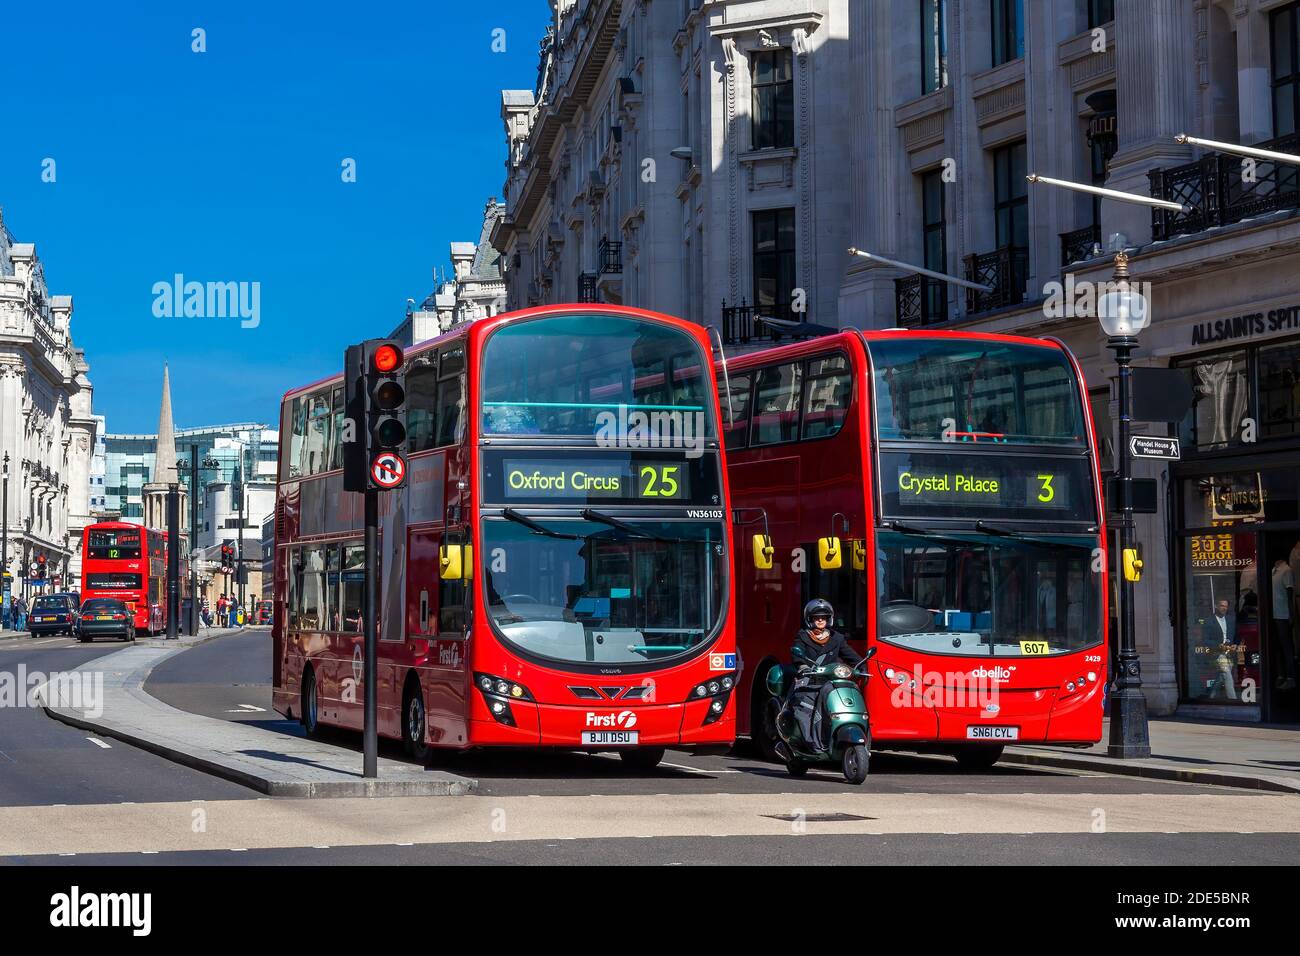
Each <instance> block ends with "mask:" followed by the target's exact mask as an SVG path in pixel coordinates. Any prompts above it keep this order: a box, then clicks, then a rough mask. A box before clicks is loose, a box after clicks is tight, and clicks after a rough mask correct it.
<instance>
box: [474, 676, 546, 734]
mask: <svg viewBox="0 0 1300 956" xmlns="http://www.w3.org/2000/svg"><path fill="white" fill-rule="evenodd" d="M474 684H475V686H477V687H478V689H479V692H480V693H481V694H482V695H483V702H484V703H485V704H487V709H488V713H490V714H491V715H492V716H493V718H494V719H495V720H496V722H497V723H499V724H505V725H506V726H507V727H514V726H515V715H514V711H512V710H511V709H510V701H511V700H529V701H530V700H532V699H533V695H532V694H531V693H529V691H528V688H527V687H525V686H524V685H523V684H520V683H518V682H517V681H512V680H506V679H505V678H504V677H496V676H494V675H492V674H475V675H474Z"/></svg>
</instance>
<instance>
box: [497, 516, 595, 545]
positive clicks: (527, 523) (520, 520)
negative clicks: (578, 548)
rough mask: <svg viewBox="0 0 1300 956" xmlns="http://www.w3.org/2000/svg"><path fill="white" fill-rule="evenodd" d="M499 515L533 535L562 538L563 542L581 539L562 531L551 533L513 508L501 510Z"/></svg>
mask: <svg viewBox="0 0 1300 956" xmlns="http://www.w3.org/2000/svg"><path fill="white" fill-rule="evenodd" d="M501 513H502V514H503V515H505V516H506V518H508V519H509V520H511V521H513V522H515V523H516V524H521V525H523V526H524V527H525V528H527V529H528V530H529V531H531V532H532V533H533V534H544V535H546V537H548V538H563V539H564V540H565V541H578V540H580V539H581V535H576V534H566V533H565V532H563V531H552V530H551V529H550V528H548V527H546V525H544V524H541V523H539V522H536V521H534V520H533V519H532V518H525V517H524V516H523V515H521V514H520V513H519V512H518V511H516V510H515V509H514V508H502V509H501Z"/></svg>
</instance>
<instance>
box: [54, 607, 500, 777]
mask: <svg viewBox="0 0 1300 956" xmlns="http://www.w3.org/2000/svg"><path fill="white" fill-rule="evenodd" d="M237 633H239V630H238V629H235V630H225V631H223V630H221V629H216V628H213V629H211V630H209V631H207V633H204V634H202V635H201V636H200V637H197V638H188V637H187V638H183V639H181V640H178V641H175V640H174V641H167V640H159V639H153V640H141V641H139V642H137V645H136V646H133V647H127V648H126V649H124V650H121V651H118V652H117V653H114V654H111V655H108V657H107V658H106V659H97V660H94V661H90V662H87V663H85V664H83V665H82V666H81V667H79V668H77V671H81V672H89V673H92V674H95V675H102V682H103V686H102V694H101V695H99V696H100V697H101V699H100V700H91V699H89V698H87V699H86V700H84V701H81V702H78V701H76V700H72V701H70V702H68V701H63V702H60V701H54V702H52V705H51V706H46V707H45V712H46V713H47V714H49V715H50V716H51V717H53V718H55V719H56V720H60V721H62V722H64V723H66V724H70V725H72V726H75V727H79V728H82V729H84V730H90V731H94V732H95V733H96V734H99V735H101V736H104V737H109V738H115V739H118V740H122V741H125V742H127V743H130V744H132V745H134V746H136V747H140V748H142V749H144V750H146V751H149V752H150V753H154V754H157V755H159V756H162V757H166V758H167V759H169V760H173V761H175V762H177V763H180V764H184V765H185V766H188V767H193V768H196V769H200V770H203V771H206V772H208V773H211V774H215V775H216V776H218V777H222V778H224V779H226V780H230V781H233V782H235V783H240V784H243V785H244V786H247V787H251V788H253V789H255V790H258V791H260V792H262V793H266V794H269V795H272V796H288V797H358V796H367V797H370V796H396V795H401V796H459V795H462V794H465V793H470V792H472V791H473V790H474V788H475V787H476V785H477V784H476V781H474V780H472V779H468V778H466V777H462V776H459V775H457V774H452V773H447V772H445V771H440V770H427V769H424V768H421V767H418V766H415V765H413V764H410V763H405V762H402V761H397V760H390V759H381V760H380V761H379V767H378V770H379V775H378V777H377V778H374V779H367V778H364V777H363V776H362V775H361V764H360V761H359V760H358V759H357V755H356V754H355V753H354V752H352V751H350V750H348V749H346V748H342V747H338V746H335V745H333V744H331V743H327V742H324V741H317V740H308V739H306V738H298V739H291V738H287V737H286V736H285V735H283V734H280V733H276V732H274V731H270V730H265V729H263V728H260V727H257V726H253V725H251V724H248V723H240V722H235V721H228V720H220V719H214V718H212V717H205V716H201V715H198V714H192V713H188V712H186V711H183V710H179V709H177V708H175V707H172V706H170V705H168V704H166V703H164V702H162V701H160V700H158V699H156V698H155V697H153V696H152V695H150V694H149V693H147V692H146V691H145V689H144V684H145V681H146V680H147V679H148V677H149V674H150V672H151V671H152V670H153V669H154V667H156V666H157V665H158V664H159V663H161V662H162V661H165V660H167V659H168V658H170V657H172V656H174V655H176V654H180V653H182V652H184V651H186V650H187V649H188V648H190V647H193V646H194V645H195V644H201V643H205V642H206V641H208V640H211V639H213V638H216V637H223V636H227V635H230V634H237ZM78 704H80V706H79V705H78ZM92 705H93V706H92Z"/></svg>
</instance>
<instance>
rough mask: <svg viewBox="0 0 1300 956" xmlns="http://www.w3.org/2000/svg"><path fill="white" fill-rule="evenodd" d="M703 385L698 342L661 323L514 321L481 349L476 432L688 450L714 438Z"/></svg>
mask: <svg viewBox="0 0 1300 956" xmlns="http://www.w3.org/2000/svg"><path fill="white" fill-rule="evenodd" d="M712 381H713V378H712V371H711V367H710V361H709V358H708V356H707V355H705V353H704V350H703V349H702V348H701V347H700V345H699V343H698V342H696V341H695V340H694V339H693V338H691V337H690V336H689V335H687V334H686V333H685V332H682V331H681V330H679V329H675V328H673V327H671V326H668V325H663V324H660V323H658V322H651V321H646V320H643V319H634V318H630V317H629V318H624V317H620V316H612V315H573V316H555V317H548V318H540V319H534V320H532V321H529V322H520V323H518V324H516V325H509V326H506V327H504V328H501V329H498V330H497V331H496V332H494V333H492V336H491V338H489V339H488V342H487V345H486V346H485V348H484V351H483V398H482V407H483V432H484V434H487V435H512V436H513V435H518V436H584V437H595V438H596V439H597V440H598V441H601V442H603V443H607V444H608V445H609V446H611V447H612V446H615V445H617V444H619V443H620V442H622V443H626V446H630V447H643V448H649V447H654V448H676V447H685V448H687V449H688V450H690V449H692V448H696V447H700V446H699V443H700V442H702V441H703V440H704V439H708V438H712V437H713V436H714V435H715V430H714V423H713V414H712V408H713V406H712V401H713V400H712V397H711V396H712Z"/></svg>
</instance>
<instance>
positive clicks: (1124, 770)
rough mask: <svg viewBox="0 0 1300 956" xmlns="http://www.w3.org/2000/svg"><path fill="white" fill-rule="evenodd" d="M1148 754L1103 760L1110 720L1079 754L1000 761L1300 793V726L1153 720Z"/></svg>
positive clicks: (1015, 755)
mask: <svg viewBox="0 0 1300 956" xmlns="http://www.w3.org/2000/svg"><path fill="white" fill-rule="evenodd" d="M1148 726H1149V728H1150V738H1151V756H1150V757H1146V758H1139V759H1127V760H1120V759H1116V758H1114V757H1108V756H1106V748H1107V739H1108V735H1109V733H1110V721H1109V720H1107V721H1105V725H1104V727H1103V730H1102V735H1101V742H1100V743H1097V744H1093V745H1092V746H1091V747H1088V748H1086V749H1079V750H1062V749H1060V748H1050V747H1033V746H1021V747H1014V748H1008V749H1007V751H1006V753H1005V754H1004V755H1003V757H1002V760H1003V762H1012V763H1020V764H1027V765H1030V766H1038V767H1059V768H1062V769H1067V770H1092V771H1100V772H1101V773H1111V774H1125V775H1128V776H1134V777H1147V778H1150V779H1154V780H1179V781H1182V782H1184V783H1201V784H1211V785H1220V786H1229V787H1245V788H1248V789H1252V790H1272V791H1277V792H1280V793H1300V727H1297V726H1294V725H1290V726H1283V725H1278V724H1240V723H1229V722H1227V721H1200V720H1196V721H1193V720H1173V719H1153V720H1151V721H1150V722H1149V725H1148Z"/></svg>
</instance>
